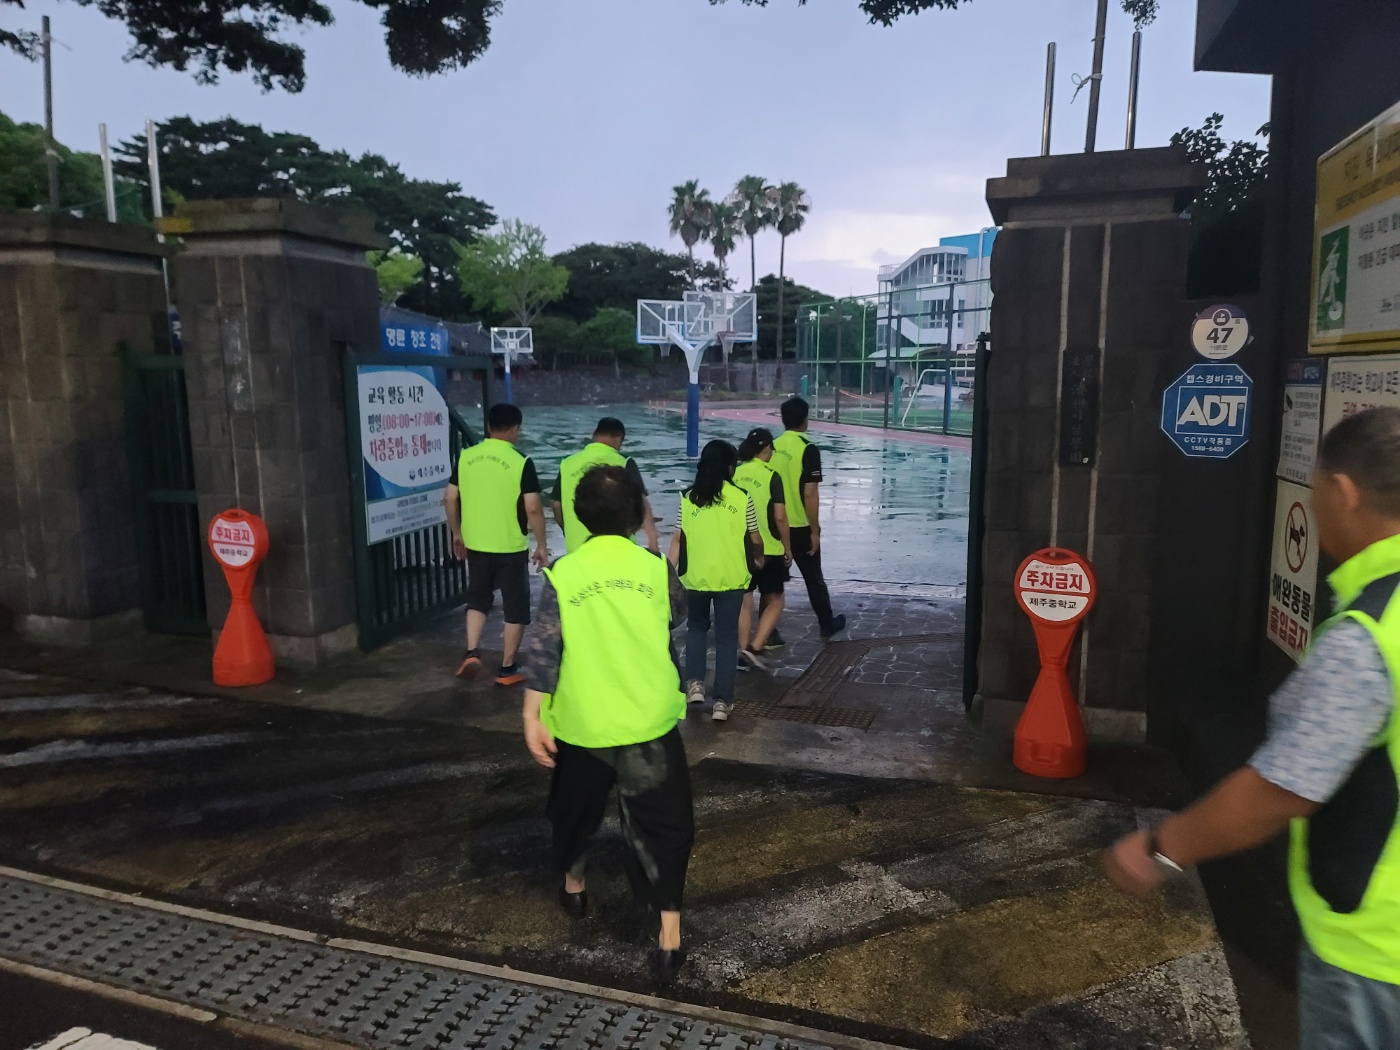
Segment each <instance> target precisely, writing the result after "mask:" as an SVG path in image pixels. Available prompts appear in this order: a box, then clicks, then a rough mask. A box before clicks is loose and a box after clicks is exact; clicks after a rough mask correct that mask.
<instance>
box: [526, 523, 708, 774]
mask: <svg viewBox="0 0 1400 1050" xmlns="http://www.w3.org/2000/svg"><path fill="white" fill-rule="evenodd" d="M545 575H546V576H547V577H548V578H549V582H550V583H551V584H553V585H554V590H555V592H556V593H557V594H558V595H559V621H560V627H561V630H562V632H563V638H564V655H563V659H562V661H561V663H560V665H559V684H558V686H557V688H556V689H555V691H554V693H553V694H552V695H548V696H546V697H545V698H544V701H543V703H542V704H541V707H540V718H541V720H542V721H543V722H544V724H545V727H546V728H548V730H549V731H550V733H552V734H553V735H554V737H555V738H556V739H558V740H563V741H566V742H568V743H570V744H574V745H576V746H577V747H622V746H624V745H627V744H640V743H644V742H645V741H648V740H655V739H656V738H657V737H660V736H665V735H666V734H667V733H669V732H670V731H671V730H672V729H674V728H675V726H676V723H677V722H678V721H680V720H681V719H682V718H684V717H685V696H684V694H683V693H682V692H681V678H680V672H679V671H677V669H676V665H675V662H674V661H673V660H672V658H671V596H670V578H669V575H668V569H667V565H666V559H665V558H660V557H657V556H656V555H655V554H652V553H650V552H649V551H646V550H644V549H642V548H641V547H638V546H637V545H636V543H634V542H633V541H632V540H630V539H627V538H625V537H623V536H595V537H593V538H592V539H591V540H589V541H588V542H587V543H585V544H584V545H583V546H582V547H580V548H579V549H578V550H577V551H575V552H574V553H573V554H566V555H565V556H564V557H562V558H560V559H559V560H558V561H557V562H555V563H554V565H553V566H551V567H550V568H548V569H546V570H545Z"/></svg>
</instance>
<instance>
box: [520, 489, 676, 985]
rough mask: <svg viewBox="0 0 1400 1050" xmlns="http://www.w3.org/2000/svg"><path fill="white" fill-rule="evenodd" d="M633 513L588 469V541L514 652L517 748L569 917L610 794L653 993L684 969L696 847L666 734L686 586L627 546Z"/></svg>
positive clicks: (581, 900)
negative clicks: (546, 777) (524, 751)
mask: <svg viewBox="0 0 1400 1050" xmlns="http://www.w3.org/2000/svg"><path fill="white" fill-rule="evenodd" d="M644 505H645V499H644V497H643V496H642V489H641V486H640V485H638V484H637V481H636V479H635V478H634V477H633V476H632V474H631V473H630V472H629V471H628V470H627V469H626V468H625V467H619V466H601V467H595V468H594V469H592V470H590V471H588V472H587V473H586V474H585V475H584V476H583V478H582V479H581V480H580V481H579V484H578V490H577V492H576V493H575V494H574V506H575V508H576V510H577V513H578V516H579V520H580V521H581V522H582V523H583V524H584V526H585V527H586V528H587V529H588V531H589V533H590V534H591V535H590V538H589V539H588V540H587V541H585V542H584V543H583V544H582V545H581V546H580V547H579V548H578V549H577V550H576V551H574V552H573V553H571V554H566V555H565V556H564V557H562V558H560V559H559V560H558V561H557V562H555V563H554V564H553V565H551V566H550V567H549V568H548V569H546V570H545V583H544V588H543V590H542V592H541V594H540V602H539V622H538V624H537V625H536V628H535V630H534V631H532V632H531V634H530V640H529V642H528V644H527V646H526V650H525V660H526V663H527V665H528V667H529V669H530V686H529V687H528V688H527V689H526V691H525V709H524V718H525V743H526V746H527V747H528V748H529V750H530V754H531V755H533V756H534V759H535V761H536V762H538V763H539V764H540V765H542V766H544V767H545V768H547V769H551V770H553V771H554V772H553V777H552V779H551V783H550V788H549V803H548V815H549V820H550V823H551V824H552V825H553V829H554V863H555V867H556V870H557V871H558V873H559V874H560V876H561V877H562V879H563V885H562V886H560V888H559V901H560V904H561V905H562V906H563V908H564V910H565V911H566V912H567V913H568V914H569V915H570V916H572V917H574V918H580V919H581V918H583V916H584V915H586V914H587V912H588V891H587V888H586V885H585V882H584V869H585V858H586V853H587V849H588V843H589V840H590V839H591V838H592V837H593V835H594V833H595V832H596V831H597V830H598V826H599V824H601V823H602V820H603V813H604V810H605V809H606V808H607V804H608V796H609V795H610V794H611V793H612V790H613V788H614V787H616V788H617V795H618V809H619V811H620V815H621V818H622V819H621V824H622V834H623V837H624V838H625V839H626V841H627V844H628V846H629V847H630V848H629V850H628V854H627V860H628V863H627V874H628V877H629V879H630V881H631V883H632V892H633V894H634V896H635V897H637V898H639V899H642V900H645V901H646V902H647V903H648V904H649V905H650V906H651V908H652V909H653V910H654V911H656V912H657V913H659V916H660V922H661V930H660V933H659V935H658V938H657V946H656V948H654V949H653V950H652V951H651V953H650V956H649V962H650V967H651V977H652V980H653V981H655V982H656V983H657V984H660V985H666V984H670V983H671V982H672V981H673V980H674V979H675V976H676V973H677V971H678V970H679V969H680V968H681V966H682V965H684V963H685V956H686V952H685V947H684V945H683V943H682V941H681V903H682V900H681V898H682V895H683V893H684V890H685V874H686V867H687V866H688V865H689V863H690V850H691V846H692V845H693V843H694V841H695V815H694V808H693V805H692V801H691V793H690V773H689V766H688V764H687V762H686V755H685V745H684V744H683V743H682V741H681V734H680V728H679V723H680V720H681V719H682V718H684V717H685V697H684V696H683V695H682V693H681V680H680V670H679V668H678V667H677V666H676V659H675V655H674V652H673V650H672V648H671V631H672V629H674V628H675V627H676V626H678V625H679V623H680V617H681V613H682V612H683V610H684V609H685V589H684V588H683V587H682V586H681V582H680V579H679V578H678V576H677V574H676V571H675V569H674V567H672V566H671V564H670V563H669V562H667V561H666V559H664V558H662V557H660V556H659V555H656V554H652V553H650V552H648V551H644V550H643V549H642V548H641V547H638V546H637V545H636V543H634V542H633V540H632V537H633V536H634V535H636V532H637V529H638V528H640V527H641V523H642V512H643V507H644Z"/></svg>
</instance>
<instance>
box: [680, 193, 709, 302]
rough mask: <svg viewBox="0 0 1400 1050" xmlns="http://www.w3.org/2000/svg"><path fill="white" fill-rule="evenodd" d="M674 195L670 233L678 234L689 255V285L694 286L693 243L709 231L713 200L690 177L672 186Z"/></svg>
mask: <svg viewBox="0 0 1400 1050" xmlns="http://www.w3.org/2000/svg"><path fill="white" fill-rule="evenodd" d="M671 192H672V193H673V194H674V195H675V196H674V197H672V199H671V209H670V211H671V233H672V235H675V234H679V235H680V238H681V240H682V241H684V242H685V252H686V255H687V256H688V257H689V259H690V262H689V270H690V274H689V276H690V287H692V288H694V287H695V245H696V244H697V243H698V242H700V241H703V240H704V239H705V238H706V236H707V235H708V233H709V228H710V213H711V211H712V210H713V209H714V206H715V205H714V201H712V200H710V191H709V190H702V189H701V188H700V180H699V179H691V180H690V181H689V182H684V183H682V184H681V185H679V186H675V187H673V188H672V190H671Z"/></svg>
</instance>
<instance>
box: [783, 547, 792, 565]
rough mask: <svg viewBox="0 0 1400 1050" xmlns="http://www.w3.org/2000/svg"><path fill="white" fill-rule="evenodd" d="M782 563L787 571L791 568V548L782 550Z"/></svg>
mask: <svg viewBox="0 0 1400 1050" xmlns="http://www.w3.org/2000/svg"><path fill="white" fill-rule="evenodd" d="M783 563H784V564H785V565H786V566H787V567H788V568H789V569H791V568H792V548H791V547H784V548H783Z"/></svg>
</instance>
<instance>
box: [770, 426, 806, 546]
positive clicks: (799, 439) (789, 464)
mask: <svg viewBox="0 0 1400 1050" xmlns="http://www.w3.org/2000/svg"><path fill="white" fill-rule="evenodd" d="M810 444H811V442H810V441H808V440H807V439H806V438H805V437H803V436H802V435H801V434H799V433H798V432H797V431H795V430H784V431H783V432H782V433H781V434H779V435H778V437H777V439H776V440H774V442H773V458H772V459H771V460H770V461H769V464H768V465H769V466H770V467H772V468H773V469H774V470H775V471H777V472H778V477H780V478H782V479H783V495H784V496H786V497H787V504H786V505H787V519H788V525H789V526H791V527H792V528H794V529H800V528H803V527H804V526H806V525H810V524H811V522H809V521H808V520H807V504H805V503H803V502H802V454H803V453H804V452H806V451H807V446H808V445H810Z"/></svg>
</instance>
